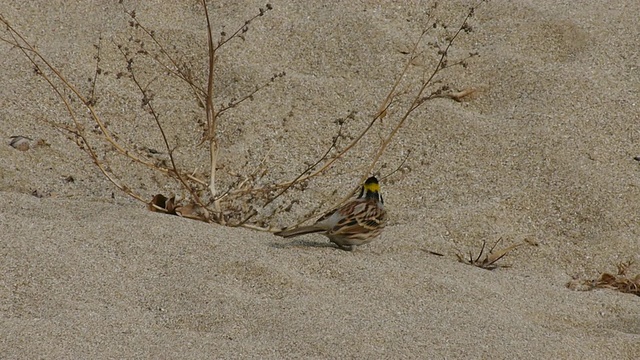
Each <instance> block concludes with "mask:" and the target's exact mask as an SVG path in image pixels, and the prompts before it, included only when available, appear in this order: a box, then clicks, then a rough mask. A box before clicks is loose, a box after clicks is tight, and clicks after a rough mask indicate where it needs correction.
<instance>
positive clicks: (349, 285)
mask: <svg viewBox="0 0 640 360" xmlns="http://www.w3.org/2000/svg"><path fill="white" fill-rule="evenodd" d="M97 3H98V4H99V5H96V2H94V1H73V2H72V1H51V2H21V1H9V2H6V1H5V2H3V5H0V15H2V16H3V17H4V18H6V19H7V20H8V21H9V22H10V23H11V24H12V25H13V26H15V27H16V28H17V29H18V30H19V31H21V33H22V34H23V35H24V36H25V37H26V38H27V39H29V41H31V42H33V43H35V44H36V46H37V48H38V50H39V51H40V52H41V53H42V54H43V55H44V56H46V58H47V59H48V60H50V61H51V62H52V63H53V64H54V65H55V66H56V67H58V68H59V69H60V70H61V71H62V73H63V74H64V75H65V76H66V77H67V78H68V79H69V80H70V81H71V82H72V83H74V84H75V85H76V86H77V87H78V89H79V90H80V91H81V92H82V93H83V94H89V93H90V92H91V89H92V86H91V82H90V81H89V79H90V78H93V76H94V73H95V68H96V62H95V56H96V55H97V50H96V46H95V45H99V48H100V54H99V55H100V61H101V62H100V67H101V69H103V74H101V76H99V77H98V81H97V83H96V87H95V88H96V90H95V95H96V109H98V110H99V112H100V116H101V117H103V118H104V119H105V120H106V121H108V122H109V124H110V126H112V128H113V130H114V131H116V132H118V134H120V135H121V136H122V138H123V139H124V142H125V143H127V144H136V145H137V146H139V147H140V148H142V147H146V148H153V149H159V151H160V155H158V156H162V150H163V146H162V142H160V138H159V134H158V131H157V128H156V127H155V126H154V124H153V123H152V122H151V121H150V120H149V118H148V116H147V115H145V111H144V109H142V108H141V96H140V93H139V92H138V91H137V90H136V89H135V88H134V87H133V86H132V84H131V82H130V81H127V79H126V76H125V77H120V76H117V74H118V72H120V71H123V70H126V69H125V67H126V63H125V61H124V60H123V57H122V55H120V53H119V52H118V48H117V45H123V48H127V49H130V50H131V51H137V50H140V49H141V46H142V47H144V49H146V50H148V51H149V52H151V53H154V51H155V53H157V50H154V47H153V44H152V42H151V41H150V40H149V39H148V38H146V40H144V42H145V44H144V45H140V43H139V42H136V41H135V39H137V38H136V36H140V33H139V31H138V32H136V30H135V29H132V28H131V27H130V26H129V25H128V23H129V21H130V19H129V18H128V17H127V16H126V15H125V14H124V13H123V9H122V7H121V6H120V5H118V4H117V2H115V1H110V2H97ZM124 3H125V5H126V6H127V7H128V9H136V14H137V15H136V16H137V18H138V19H139V20H140V21H141V22H143V23H144V25H145V26H147V27H148V28H149V29H152V30H154V31H155V36H156V38H157V39H158V40H159V41H161V42H163V43H164V44H169V45H168V46H167V49H168V51H170V52H171V53H172V54H181V55H180V56H181V57H180V60H181V61H184V62H186V63H189V64H191V66H192V67H193V72H194V76H195V77H196V78H197V77H201V76H202V74H203V71H204V67H205V66H206V60H205V59H206V58H205V56H206V46H205V41H206V40H205V39H206V38H205V36H206V33H205V32H204V24H203V17H202V9H201V7H200V6H199V5H198V4H197V2H195V1H191V2H184V4H182V5H175V4H173V3H172V2H166V1H165V2H162V1H146V2H132V1H125V2H124ZM272 5H273V8H274V10H273V11H270V12H268V13H267V14H266V15H265V16H264V17H263V18H261V19H259V20H258V21H256V22H254V23H252V24H250V29H249V31H248V32H247V34H246V36H245V40H244V41H236V42H232V43H230V44H229V45H228V46H225V47H224V48H223V50H222V51H221V52H220V53H219V63H218V64H219V69H220V72H219V75H218V78H217V82H216V84H217V85H216V86H217V89H218V93H219V94H221V95H220V97H219V98H218V99H217V101H218V103H224V102H228V101H229V100H231V99H232V98H234V97H239V96H241V95H242V94H246V93H247V91H251V89H253V88H254V87H255V86H256V85H258V84H261V83H264V82H265V81H268V79H269V77H271V76H272V75H273V74H275V73H278V72H282V71H284V72H286V74H287V75H286V76H285V77H283V78H282V79H279V80H278V81H276V82H275V83H274V84H273V85H272V86H270V87H269V88H267V89H266V90H264V91H262V92H260V93H259V94H257V95H256V96H255V97H254V99H253V101H248V102H245V103H244V104H243V105H242V106H240V107H238V108H237V109H234V110H233V111H230V112H229V113H228V115H227V117H226V118H223V120H221V125H220V129H219V130H220V138H221V153H220V157H221V166H222V169H221V170H220V173H221V174H222V175H221V183H222V184H225V181H227V182H228V183H229V184H230V183H231V181H232V180H233V179H234V177H233V176H231V175H229V174H230V173H234V172H237V173H242V172H244V173H246V172H247V169H252V168H257V167H258V166H259V165H260V164H261V163H262V164H263V166H264V167H265V168H267V169H268V171H267V173H266V174H265V176H264V177H262V178H260V179H258V182H262V183H261V184H265V183H269V182H276V181H279V180H282V179H290V178H291V177H294V176H295V175H297V174H298V173H299V172H300V171H302V170H303V169H304V168H305V164H306V163H310V162H313V161H314V160H315V159H317V157H318V156H319V155H320V154H322V153H323V152H324V151H325V150H326V148H327V146H328V144H330V142H331V138H332V137H333V136H334V135H335V133H336V131H337V125H336V119H338V118H344V117H346V116H347V115H349V114H350V113H352V112H353V114H354V115H353V116H352V117H351V118H350V119H347V122H346V125H345V129H344V131H345V137H344V139H348V138H349V137H352V136H354V134H356V133H357V131H358V129H361V128H362V127H363V126H364V125H366V124H367V123H368V121H369V120H370V119H371V118H372V116H373V115H374V114H375V113H376V110H377V108H378V107H379V106H380V103H381V101H382V99H384V97H385V96H386V94H387V92H388V91H389V89H390V87H391V85H392V84H393V81H394V80H395V79H396V78H397V77H398V75H399V71H400V69H401V68H402V66H403V61H405V60H406V58H407V55H405V54H403V52H404V50H406V49H408V47H409V46H410V44H411V43H412V41H413V40H415V39H416V38H417V36H418V35H419V33H420V31H421V29H422V28H424V26H425V24H428V23H429V22H428V21H429V19H428V16H427V14H426V11H427V10H428V9H430V8H431V7H430V3H428V2H425V3H416V4H412V5H411V6H407V5H404V4H402V2H375V3H374V2H360V3H357V2H353V3H348V4H347V3H337V2H336V3H328V2H320V3H319V4H315V5H311V4H308V3H307V2H296V3H288V2H280V1H273V2H272ZM261 6H262V7H264V4H263V3H259V2H253V1H244V2H228V3H216V4H212V7H211V9H210V11H211V13H212V19H213V22H214V25H215V26H217V29H222V30H220V31H225V32H227V33H231V32H233V31H234V30H235V29H236V28H237V26H238V25H239V24H242V22H243V21H244V19H247V18H249V17H251V16H252V15H253V14H255V13H256V12H257V9H258V7H261ZM467 6H468V2H464V1H461V2H447V3H446V4H440V6H439V7H438V8H437V9H436V10H434V12H433V15H434V16H435V18H436V19H438V20H439V23H445V24H448V31H452V29H455V28H456V26H457V25H456V24H459V23H460V21H461V20H462V18H463V17H464V15H465V11H466V8H467ZM639 13H640V3H639V2H638V1H635V0H628V1H617V2H613V3H608V2H601V1H585V2H581V3H576V2H557V1H518V2H510V1H491V2H489V3H487V4H483V5H482V6H480V7H479V8H478V9H477V11H476V14H475V16H474V17H473V18H472V19H471V21H470V24H471V26H472V31H471V32H470V33H468V34H467V33H465V34H463V35H462V36H461V37H460V38H459V39H458V40H459V41H457V42H456V45H455V46H454V48H453V49H452V50H451V52H450V60H451V61H453V60H455V59H456V58H460V57H462V56H464V55H465V54H468V53H470V52H478V53H479V56H478V57H475V58H473V59H471V60H470V61H469V62H468V66H467V68H466V69H462V68H454V69H450V70H449V71H446V72H444V73H441V75H440V76H439V77H438V80H439V81H442V83H446V84H450V85H451V86H452V87H453V88H455V89H463V88H466V87H474V88H477V89H481V91H480V92H479V93H478V94H477V95H476V96H475V97H474V98H473V99H471V100H470V101H466V102H462V103H458V102H454V101H451V100H448V99H437V100H433V101H429V102H427V103H426V104H424V106H422V107H421V108H420V109H419V110H417V111H415V112H414V113H413V114H412V116H411V117H410V118H409V120H407V123H406V124H405V126H404V127H403V128H402V129H401V131H400V132H399V134H398V136H397V137H396V139H395V140H394V141H393V142H392V145H391V146H390V147H389V148H388V150H387V152H386V153H385V155H384V156H383V157H382V159H381V162H380V163H379V164H378V165H377V166H376V171H379V172H380V173H381V174H382V175H385V174H389V173H391V172H392V171H393V170H394V169H395V168H396V167H398V164H399V163H401V162H402V161H403V159H404V158H405V157H406V161H405V163H404V165H403V166H402V169H401V171H398V172H396V173H393V174H391V176H389V177H387V178H385V180H384V181H383V182H382V191H383V194H384V198H385V201H386V204H387V209H388V211H389V213H390V217H391V220H390V224H389V226H388V228H387V229H386V230H385V232H384V233H383V234H382V235H381V236H380V238H379V239H377V240H376V241H374V242H372V243H371V244H368V245H366V246H363V247H361V248H359V249H357V251H355V252H344V251H341V250H338V249H336V248H334V247H332V246H330V245H329V244H328V241H327V240H326V239H325V238H323V237H321V236H318V235H309V236H305V237H303V238H300V239H299V240H285V239H281V238H277V237H275V236H273V235H271V234H270V233H268V232H260V231H253V230H249V229H241V228H229V227H222V226H218V225H211V224H206V223H202V222H196V221H191V220H187V219H183V218H179V217H174V216H167V215H161V214H157V213H151V212H149V211H147V210H146V209H145V207H144V204H142V203H140V202H137V201H134V200H132V199H131V198H129V197H127V196H126V195H125V194H123V193H122V192H120V191H118V190H117V189H116V188H115V187H114V186H113V185H112V184H111V183H110V182H108V181H107V180H106V179H105V178H104V177H103V176H102V175H101V173H100V172H99V171H98V170H97V168H96V167H95V166H94V165H93V163H92V162H91V160H90V159H89V158H88V157H87V156H86V154H85V153H83V152H81V151H80V150H78V148H77V147H76V145H75V144H74V143H73V142H72V141H70V140H69V139H68V135H67V134H65V133H64V132H61V131H59V130H56V129H54V128H53V127H51V126H50V125H48V124H47V122H48V121H49V122H58V123H69V122H70V120H69V116H68V113H67V112H66V111H65V109H64V107H63V106H62V105H61V102H60V100H59V99H58V98H57V97H56V96H55V94H54V93H53V92H52V91H51V90H50V88H49V87H47V85H46V84H45V83H44V82H43V80H42V78H41V77H39V76H37V75H36V74H35V73H34V71H33V67H32V66H31V65H30V64H29V63H28V62H27V60H26V58H25V57H24V55H23V54H22V53H21V52H20V51H18V49H16V48H12V47H11V46H9V45H8V44H7V43H5V42H1V43H0V53H1V54H2V55H1V56H0V59H2V61H0V92H1V93H0V137H1V138H2V139H3V140H2V141H3V142H4V144H0V145H2V146H0V200H1V201H0V230H1V234H2V235H1V237H0V238H1V239H0V284H1V285H2V286H0V321H1V329H2V330H0V331H1V333H0V353H2V354H3V355H2V357H3V358H16V359H18V358H21V359H22V358H76V359H77V358H134V357H135V358H250V357H253V358H433V359H436V358H452V359H453V358H461V359H466V358H474V359H488V358H492V359H534V358H537V359H551V358H556V359H635V358H637V354H638V353H640V297H638V296H635V295H631V294H622V293H619V292H616V291H613V290H608V289H600V290H593V291H573V290H569V289H567V288H566V287H565V284H566V283H567V282H568V281H570V280H572V278H580V279H589V278H595V277H597V276H598V275H599V274H600V273H601V272H615V268H616V264H618V263H620V262H622V261H629V260H632V261H636V262H638V263H640V251H639V250H640V242H639V241H638V236H639V235H640V222H639V221H638V215H637V214H639V213H640V186H639V185H640V165H639V164H638V162H637V161H635V160H634V159H633V158H634V157H635V156H638V155H640V149H639V148H638V139H639V138H640V127H639V126H638V124H640V115H638V114H640V109H639V104H640V46H639V45H638V39H639V38H640V27H638V20H637V14H639ZM7 36H8V33H7V32H6V31H3V32H2V37H3V38H5V39H7ZM100 39H101V40H100ZM130 39H132V40H131V41H130ZM445 39H446V31H445V30H443V29H442V27H441V26H438V28H437V29H435V30H433V31H430V32H429V33H427V37H426V40H427V42H430V43H432V44H433V43H439V44H442V43H443V42H444V41H445ZM423 49H424V53H423V54H422V55H421V56H420V58H419V59H418V60H417V61H416V64H417V65H419V66H417V67H415V68H413V70H412V72H410V73H409V74H408V75H407V81H408V82H407V84H413V85H415V81H419V79H420V74H419V69H422V68H425V69H426V68H429V66H433V64H434V61H436V59H437V54H436V52H437V50H436V49H434V48H433V46H431V47H429V46H426V47H425V48H423ZM135 66H136V69H137V74H139V76H140V79H141V81H142V82H143V83H145V84H147V83H151V86H150V88H152V90H153V93H154V95H155V96H154V98H153V101H154V104H155V106H156V109H157V111H158V113H160V114H161V120H162V121H163V124H164V126H165V127H166V130H167V132H168V133H169V134H170V135H169V139H170V141H172V142H173V141H174V140H175V141H176V142H179V143H180V146H179V148H178V149H177V150H176V157H177V159H178V160H179V161H180V163H181V164H184V165H183V166H184V167H185V168H188V169H194V170H197V171H199V172H203V171H204V170H203V169H204V168H206V161H207V158H206V151H204V150H203V148H197V147H196V146H195V144H196V143H197V142H198V141H199V135H198V134H199V131H201V127H199V126H198V121H201V120H202V116H203V115H202V109H200V108H199V107H198V106H197V104H196V103H195V101H194V100H193V93H192V92H191V91H190V90H189V88H187V87H185V86H184V85H183V84H181V83H180V82H179V81H176V80H175V79H174V80H171V79H170V78H169V77H168V76H166V74H165V72H163V71H162V70H161V69H159V67H158V66H157V63H155V64H154V63H153V62H152V61H149V62H148V63H145V62H144V60H143V59H140V60H139V61H136V63H135ZM420 66H423V67H422V68H421V67H420ZM411 79H413V80H411ZM412 81H413V82H412ZM407 89H411V88H407ZM407 99H408V97H407V96H405V97H401V98H399V100H398V102H397V103H394V105H393V106H392V108H390V110H389V114H388V119H385V121H384V122H383V123H382V124H381V125H380V126H379V127H376V128H375V129H374V131H373V133H372V134H373V135H371V136H369V137H367V138H365V139H364V140H363V141H362V143H361V144H360V145H359V146H358V147H356V149H355V150H356V151H355V152H353V153H350V154H349V156H348V157H347V158H345V160H343V161H340V162H339V163H338V164H337V165H336V167H335V168H334V169H332V170H331V171H330V172H329V173H327V175H326V176H322V177H319V178H318V179H316V180H314V181H312V182H310V183H309V186H308V187H307V188H306V189H304V190H303V191H300V190H299V189H298V190H296V191H297V192H295V193H292V194H290V195H288V197H287V196H286V197H284V198H283V200H282V201H283V203H284V204H286V203H287V201H291V199H293V198H297V199H299V201H298V202H296V203H294V204H293V205H292V206H291V208H290V209H289V211H286V212H283V213H280V214H278V215H276V216H274V217H272V218H271V220H270V222H269V225H271V226H274V227H279V226H286V225H290V224H292V223H295V222H296V221H298V220H300V219H302V218H303V217H304V216H305V215H307V214H308V213H309V212H311V210H313V209H316V208H318V209H326V207H328V206H330V204H331V203H332V201H335V199H337V198H340V197H342V196H345V195H347V193H348V191H349V189H350V188H351V187H353V186H354V185H356V184H357V181H358V179H359V178H360V177H361V176H363V171H365V170H366V167H367V165H368V164H369V161H370V159H371V157H372V154H373V153H372V152H373V149H375V148H376V146H377V145H378V144H379V142H380V136H381V135H382V134H385V133H387V132H388V131H389V129H390V127H391V126H392V124H394V121H397V119H398V117H399V116H400V115H401V114H402V111H403V106H406V103H407V101H408V100H407ZM76 103H77V101H76ZM14 135H23V136H27V137H29V138H32V139H34V141H35V140H37V139H44V141H45V142H46V145H44V146H39V147H34V148H32V149H31V150H29V151H25V152H22V151H18V150H16V149H14V148H12V147H11V146H9V145H8V143H9V141H10V139H9V137H10V136H14ZM179 139H183V140H179ZM184 139H189V140H184ZM344 141H346V140H344ZM341 144H344V143H341ZM98 149H99V152H100V153H101V154H103V153H104V152H105V151H106V152H108V151H110V150H109V149H108V148H104V147H100V146H98ZM105 149H106V150H105ZM164 154H165V155H166V152H165V153H164ZM108 161H109V165H110V167H111V168H112V169H113V170H114V171H115V172H116V173H117V175H118V177H119V178H120V179H122V181H123V182H125V183H127V184H129V185H130V186H131V187H132V188H134V189H136V191H138V192H139V193H140V194H142V195H143V196H145V198H146V197H149V198H150V197H151V196H152V195H153V194H156V193H165V194H167V193H169V192H171V191H175V189H176V188H175V184H172V183H171V182H168V181H166V179H164V178H163V177H162V176H161V175H158V174H154V173H152V172H150V171H148V170H146V169H141V168H139V167H136V166H135V164H132V163H131V162H128V161H126V160H118V159H116V158H109V160H108ZM262 215H264V214H261V216H262ZM500 238H501V239H502V241H503V243H502V245H500V246H508V245H510V244H515V243H519V242H526V243H527V245H525V246H521V247H519V248H517V249H515V250H514V251H513V252H511V253H510V254H508V255H507V256H506V257H505V258H504V259H503V260H501V261H500V264H504V265H511V266H510V267H506V268H499V269H496V270H493V271H487V270H484V269H479V268H477V267H473V266H468V265H465V264H462V263H460V262H458V261H457V258H456V256H455V254H456V253H457V252H462V253H467V252H468V251H474V252H477V251H478V249H479V247H480V246H481V244H482V242H483V241H488V242H489V243H493V242H495V241H496V240H498V239H500ZM531 244H533V245H531ZM429 251H433V252H438V253H441V254H443V255H444V256H435V255H432V254H430V253H429ZM630 271H631V272H632V273H633V274H636V273H640V266H639V265H638V264H636V265H635V266H632V267H631V269H630Z"/></svg>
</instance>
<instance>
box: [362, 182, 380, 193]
mask: <svg viewBox="0 0 640 360" xmlns="http://www.w3.org/2000/svg"><path fill="white" fill-rule="evenodd" d="M364 190H365V191H367V192H372V193H377V192H380V184H378V183H377V182H370V183H365V184H364Z"/></svg>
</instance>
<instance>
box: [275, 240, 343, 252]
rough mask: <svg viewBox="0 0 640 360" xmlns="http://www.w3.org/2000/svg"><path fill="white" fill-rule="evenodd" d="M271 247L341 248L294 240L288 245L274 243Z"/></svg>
mask: <svg viewBox="0 0 640 360" xmlns="http://www.w3.org/2000/svg"><path fill="white" fill-rule="evenodd" d="M270 246H271V247H273V248H276V249H289V248H332V249H336V250H339V249H340V248H339V247H338V246H337V245H335V244H334V243H331V242H329V243H326V242H317V241H309V240H302V239H299V240H292V241H289V242H286V243H282V242H275V241H274V242H272V243H271V244H270Z"/></svg>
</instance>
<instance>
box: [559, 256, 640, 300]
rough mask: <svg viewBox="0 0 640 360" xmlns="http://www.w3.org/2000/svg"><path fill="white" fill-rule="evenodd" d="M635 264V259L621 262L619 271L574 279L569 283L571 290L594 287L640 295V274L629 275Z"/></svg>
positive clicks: (586, 289)
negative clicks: (592, 277) (591, 277)
mask: <svg viewBox="0 0 640 360" xmlns="http://www.w3.org/2000/svg"><path fill="white" fill-rule="evenodd" d="M633 264H634V261H633V260H629V261H626V262H621V263H618V264H617V265H616V268H617V273H616V274H611V273H606V272H603V273H601V274H600V276H599V277H598V278H596V279H589V280H580V279H573V280H571V281H569V282H568V283H567V287H568V288H569V289H571V290H577V291H590V290H593V289H614V290H618V291H620V292H622V293H627V294H634V295H638V296H640V274H637V275H635V276H632V275H629V274H628V272H629V268H630V267H631V266H632V265H633Z"/></svg>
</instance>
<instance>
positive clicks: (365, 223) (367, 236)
mask: <svg viewBox="0 0 640 360" xmlns="http://www.w3.org/2000/svg"><path fill="white" fill-rule="evenodd" d="M386 223H387V212H386V211H385V209H384V200H383V199H382V195H381V194H380V184H379V183H378V179H377V178H376V177H375V176H372V177H370V178H368V179H367V180H366V181H365V182H364V184H363V185H362V186H361V188H360V195H358V197H357V198H356V199H354V200H351V201H349V202H348V203H346V204H344V205H343V206H341V207H338V208H337V209H333V210H331V211H329V212H328V213H326V214H325V215H323V216H322V217H320V218H319V219H318V220H317V221H316V222H315V223H314V224H313V225H308V226H300V227H296V228H293V229H285V230H282V231H278V232H276V233H274V235H277V236H281V237H284V238H290V237H294V236H300V235H304V234H311V233H322V235H324V236H326V237H328V238H329V240H330V241H331V242H333V243H334V244H336V245H337V246H338V247H339V248H340V249H342V250H345V251H353V250H355V248H356V246H360V245H364V244H367V243H369V242H371V241H372V240H373V239H375V238H376V237H377V236H378V235H380V233H381V232H382V229H384V227H385V225H386Z"/></svg>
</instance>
